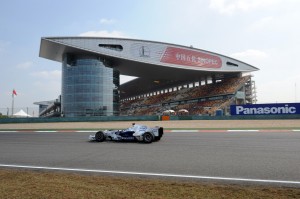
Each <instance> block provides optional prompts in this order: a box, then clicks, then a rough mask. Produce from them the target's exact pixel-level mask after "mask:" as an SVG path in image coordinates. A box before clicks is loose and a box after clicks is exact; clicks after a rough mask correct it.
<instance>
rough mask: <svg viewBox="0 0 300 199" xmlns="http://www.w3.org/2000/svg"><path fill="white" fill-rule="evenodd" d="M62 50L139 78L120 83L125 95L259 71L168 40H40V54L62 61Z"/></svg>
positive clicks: (224, 57) (82, 38) (74, 38)
mask: <svg viewBox="0 0 300 199" xmlns="http://www.w3.org/2000/svg"><path fill="white" fill-rule="evenodd" d="M65 53H71V54H76V55H90V56H93V57H98V58H99V59H100V60H102V61H103V62H104V63H107V65H108V66H109V67H113V68H116V69H117V70H119V71H120V74H122V75H129V76H136V77H139V78H138V79H135V80H133V81H131V82H128V83H126V84H124V85H122V86H121V91H123V96H127V97H128V96H130V95H134V93H139V92H143V90H144V91H145V90H147V89H146V88H145V87H147V86H148V87H149V89H154V88H157V87H163V86H162V84H165V85H167V84H174V83H175V84H179V83H181V82H191V81H193V80H199V79H202V78H203V77H205V76H215V77H223V78H224V77H226V76H234V75H237V74H240V73H243V72H253V71H256V70H258V68H256V67H254V66H251V65H249V64H246V63H244V62H241V61H238V60H236V59H233V58H230V57H227V56H224V55H220V54H217V53H213V52H209V51H205V50H201V49H196V48H193V47H187V46H180V45H175V44H169V43H162V42H154V41H145V40H135V39H123V38H101V37H44V38H42V39H41V46H40V53H39V55H40V57H44V58H47V59H50V60H54V61H58V62H62V61H63V60H62V59H63V54H65ZM150 87H151V88H150ZM124 93H127V94H126V95H124Z"/></svg>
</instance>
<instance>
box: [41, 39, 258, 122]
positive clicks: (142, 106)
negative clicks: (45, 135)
mask: <svg viewBox="0 0 300 199" xmlns="http://www.w3.org/2000/svg"><path fill="white" fill-rule="evenodd" d="M40 57H44V58H46V59H50V60H53V61H58V62H61V63H62V92H61V97H59V99H58V100H55V101H47V102H37V103H35V104H37V105H39V106H40V114H39V115H40V117H55V116H63V117H89V116H119V115H121V116H127V115H128V116H131V115H133V116H140V115H163V114H176V115H216V114H217V115H218V114H219V113H220V112H221V113H222V114H223V113H224V114H228V107H229V106H230V105H231V104H252V103H256V91H255V82H254V81H253V80H252V76H251V75H250V74H251V72H254V71H257V70H258V68H256V67H254V66H251V65H249V64H247V63H244V62H242V61H239V60H236V59H233V58H230V57H227V56H224V55H220V54H218V53H214V52H210V51H205V50H201V49H197V48H193V47H191V46H189V47H188V46H181V45H176V44H170V43H163V42H154V41H146V40H136V39H123V38H101V37H46V38H42V39H41V47H40ZM120 75H128V76H135V77H137V78H136V79H134V80H132V81H129V82H126V83H125V84H122V85H120V79H119V78H120ZM221 110H222V111H221Z"/></svg>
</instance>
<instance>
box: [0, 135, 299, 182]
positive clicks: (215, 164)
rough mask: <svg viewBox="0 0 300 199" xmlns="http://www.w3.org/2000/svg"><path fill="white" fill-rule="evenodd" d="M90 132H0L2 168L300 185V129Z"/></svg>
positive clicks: (0, 161) (0, 166) (0, 163)
mask: <svg viewBox="0 0 300 199" xmlns="http://www.w3.org/2000/svg"><path fill="white" fill-rule="evenodd" d="M89 134H91V133H88V132H66V133H59V132H0V151H1V154H0V168H7V167H18V166H26V167H27V166H30V167H43V168H40V169H45V168H46V169H51V168H56V169H57V170H60V168H63V169H62V170H64V169H65V170H68V169H70V170H71V171H72V172H76V171H84V172H99V173H110V174H113V175H124V174H126V175H137V174H138V175H145V176H147V175H148V176H154V177H170V176H173V177H180V178H187V179H189V178H193V179H198V180H203V181H225V182H227V181H228V182H231V181H233V182H235V183H248V182H250V183H267V184H268V183H271V184H287V185H291V186H298V187H300V132H292V131H290V132H288V131H287V132H276V130H274V131H273V132H243V131H239V132H236V131H235V132H201V133H199V132H172V133H165V134H164V136H163V138H162V140H161V141H159V142H155V143H152V144H142V143H130V142H129V143H120V142H111V141H107V142H103V143H97V142H89V141H88V140H87V138H88V135H89ZM35 169H38V168H35ZM72 169H74V170H72ZM168 175H169V176H168ZM239 179H240V180H239Z"/></svg>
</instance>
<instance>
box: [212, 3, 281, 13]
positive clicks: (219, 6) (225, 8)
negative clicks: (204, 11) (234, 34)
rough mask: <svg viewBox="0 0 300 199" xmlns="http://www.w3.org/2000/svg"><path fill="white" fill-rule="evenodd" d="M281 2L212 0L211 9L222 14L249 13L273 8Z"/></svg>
mask: <svg viewBox="0 0 300 199" xmlns="http://www.w3.org/2000/svg"><path fill="white" fill-rule="evenodd" d="M279 1H280V0H210V5H209V7H210V8H212V9H214V10H217V11H218V12H219V13H221V14H233V13H235V12H238V11H243V12H245V11H249V10H253V9H257V8H261V7H267V6H272V5H274V4H277V3H278V2H279Z"/></svg>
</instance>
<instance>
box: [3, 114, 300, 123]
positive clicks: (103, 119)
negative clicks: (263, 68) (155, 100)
mask: <svg viewBox="0 0 300 199" xmlns="http://www.w3.org/2000/svg"><path fill="white" fill-rule="evenodd" d="M284 119H300V114H297V115H245V116H170V120H284ZM159 120H162V117H161V116H108V117H74V118H64V117H58V118H0V124H1V123H2V124H5V123H46V122H108V121H159Z"/></svg>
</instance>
